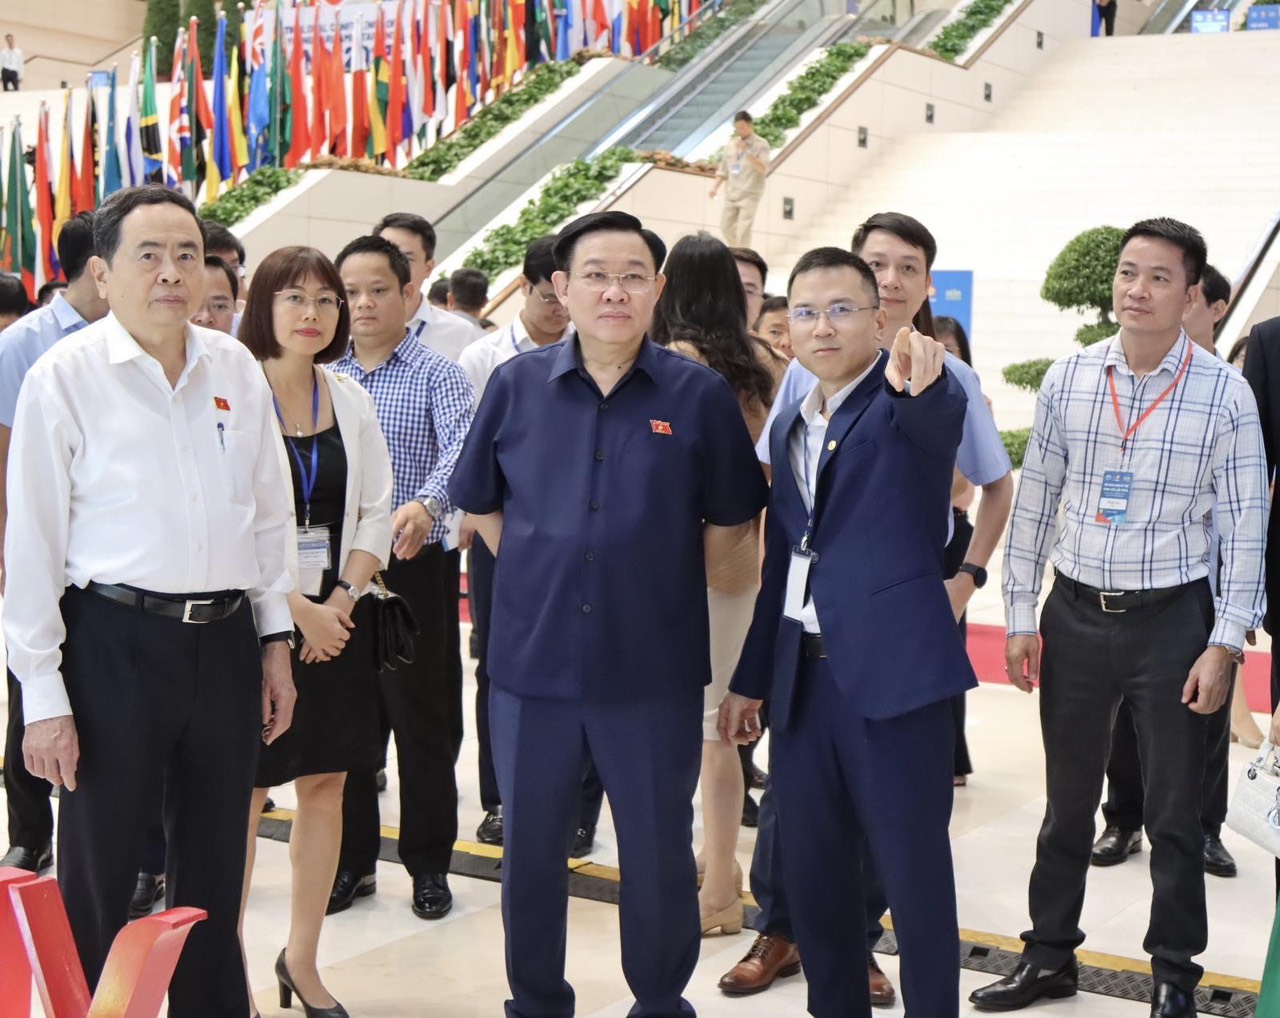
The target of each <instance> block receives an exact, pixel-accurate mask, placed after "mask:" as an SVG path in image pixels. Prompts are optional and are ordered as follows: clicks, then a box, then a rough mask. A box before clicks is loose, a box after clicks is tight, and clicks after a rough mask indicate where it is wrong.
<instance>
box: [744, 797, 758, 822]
mask: <svg viewBox="0 0 1280 1018" xmlns="http://www.w3.org/2000/svg"><path fill="white" fill-rule="evenodd" d="M742 826H743V827H759V826H760V804H759V803H758V802H756V801H755V799H753V798H751V793H750V792H747V793H746V794H745V795H744V796H743V797H742Z"/></svg>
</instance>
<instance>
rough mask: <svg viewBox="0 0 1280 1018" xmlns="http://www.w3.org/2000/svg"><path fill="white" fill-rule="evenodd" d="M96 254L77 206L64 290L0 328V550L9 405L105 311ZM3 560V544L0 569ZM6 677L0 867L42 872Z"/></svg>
mask: <svg viewBox="0 0 1280 1018" xmlns="http://www.w3.org/2000/svg"><path fill="white" fill-rule="evenodd" d="M92 255H93V213H91V212H82V213H80V215H78V216H76V217H75V218H74V219H71V220H69V221H68V222H67V223H66V224H65V225H64V226H63V227H62V232H61V233H59V234H58V261H59V263H60V264H61V265H62V271H63V272H64V273H65V275H66V276H67V279H68V281H69V282H68V285H67V288H66V289H65V290H63V291H62V292H61V293H59V294H57V295H56V296H55V297H54V298H53V300H52V301H50V302H49V303H48V304H47V305H45V306H44V307H42V308H39V309H37V310H35V311H32V312H31V313H30V314H28V315H24V316H23V317H22V318H20V319H19V320H18V321H16V322H14V323H13V325H11V326H9V328H7V329H5V330H4V331H3V332H0V549H3V546H4V529H5V525H6V523H7V522H8V509H7V501H6V499H5V497H4V496H5V487H4V485H5V474H6V468H7V466H8V463H9V439H10V437H11V431H12V429H13V414H14V407H15V406H17V403H18V390H19V389H21V388H22V380H23V379H24V378H25V377H26V375H27V372H28V371H29V370H30V369H31V365H33V364H34V363H35V362H36V361H37V360H39V359H40V357H41V355H42V354H44V352H45V351H46V350H48V349H49V348H50V347H51V346H53V344H54V343H56V342H58V340H60V339H62V338H63V337H64V336H69V335H71V333H73V332H78V331H79V330H81V329H83V328H84V327H85V326H86V325H88V324H89V323H90V322H96V321H97V320H98V319H99V318H102V317H103V316H104V315H106V313H107V311H108V308H107V302H106V300H105V299H104V298H102V297H99V296H98V286H97V284H96V283H95V282H94V281H93V277H92V276H91V275H90V274H89V273H88V271H87V266H88V264H89V259H90V257H92ZM3 567H4V559H3V552H2V550H0V569H3ZM8 681H9V719H8V725H7V726H6V728H5V741H4V791H5V799H6V803H7V805H8V812H9V851H8V852H7V853H6V854H5V856H4V857H3V858H0V867H4V866H15V867H17V868H19V869H25V870H31V871H32V872H39V871H40V870H42V869H45V868H46V867H48V866H50V865H52V863H53V811H52V809H50V807H49V791H50V789H51V787H52V786H51V785H50V784H49V782H47V781H45V780H44V779H43V778H37V777H33V776H32V775H31V774H29V773H27V768H26V765H25V764H24V763H23V759H22V735H23V724H24V719H23V715H22V689H21V687H20V686H19V685H18V682H17V680H16V679H15V678H14V676H13V672H9V673H8Z"/></svg>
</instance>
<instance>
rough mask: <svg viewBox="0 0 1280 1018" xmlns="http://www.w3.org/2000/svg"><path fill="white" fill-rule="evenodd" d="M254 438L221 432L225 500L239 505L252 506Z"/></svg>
mask: <svg viewBox="0 0 1280 1018" xmlns="http://www.w3.org/2000/svg"><path fill="white" fill-rule="evenodd" d="M255 438H256V436H254V435H252V434H250V433H249V432H247V431H231V430H224V431H222V432H221V448H220V449H219V450H218V452H219V461H220V463H221V466H222V480H223V483H224V484H225V486H226V488H225V490H226V493H227V498H228V499H229V500H230V501H232V502H235V503H238V504H239V505H246V506H251V505H253V475H254V471H255V469H256V467H257V464H258V449H257V445H256V442H255Z"/></svg>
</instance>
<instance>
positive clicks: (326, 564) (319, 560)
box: [298, 527, 333, 572]
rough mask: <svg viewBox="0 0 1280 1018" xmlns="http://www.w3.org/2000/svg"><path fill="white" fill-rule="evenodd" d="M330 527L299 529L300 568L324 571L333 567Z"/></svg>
mask: <svg viewBox="0 0 1280 1018" xmlns="http://www.w3.org/2000/svg"><path fill="white" fill-rule="evenodd" d="M330 549H331V544H330V541H329V528H328V527H299V528H298V568H299V569H319V570H320V571H322V572H323V571H324V570H326V569H329V568H330V567H331V566H332V565H333V557H332V554H331V551H330Z"/></svg>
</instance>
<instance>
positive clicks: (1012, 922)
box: [36, 677, 1273, 1018]
mask: <svg viewBox="0 0 1280 1018" xmlns="http://www.w3.org/2000/svg"><path fill="white" fill-rule="evenodd" d="M470 683H471V679H470V677H468V684H469V685H468V691H469V692H470V690H471V689H472V688H473V687H472V686H471V684H470ZM1036 710H1037V704H1036V699H1035V697H1034V696H1026V695H1024V694H1021V693H1018V692H1016V691H1015V690H1013V689H1011V688H1009V687H1004V686H994V685H984V686H983V687H982V688H980V689H978V690H976V691H975V692H973V693H971V694H970V697H969V729H968V730H969V740H970V746H971V750H972V755H973V758H974V766H975V771H976V772H975V774H974V775H973V777H972V778H971V780H970V784H969V786H968V787H967V788H963V789H959V790H958V791H957V796H956V808H955V813H954V819H953V824H952V835H953V844H954V851H955V861H956V874H957V886H958V894H959V908H960V921H961V926H962V927H964V928H965V929H966V930H971V931H976V932H979V933H985V934H998V935H1003V936H1006V937H1016V936H1017V935H1018V933H1020V932H1021V931H1022V930H1023V929H1024V928H1025V926H1026V924H1027V916H1026V884H1027V875H1028V873H1029V871H1030V867H1031V862H1032V858H1033V851H1034V841H1035V835H1036V831H1037V828H1038V826H1039V822H1040V818H1041V815H1042V812H1043V808H1044V798H1043V783H1044V773H1043V756H1042V752H1041V749H1040V741H1039V727H1038V719H1037V713H1036ZM1259 720H1260V721H1261V720H1262V719H1261V718H1260V719H1259ZM468 724H469V726H470V719H469V721H468ZM475 750H476V746H475V741H474V737H473V733H472V732H471V731H469V735H468V740H467V742H466V743H465V744H464V746H463V750H462V759H461V763H460V764H459V770H458V776H459V784H460V787H461V802H460V803H459V819H460V825H461V831H462V837H463V838H471V837H473V832H474V829H475V825H476V824H477V823H478V822H479V820H480V817H481V813H480V808H479V804H478V796H477V778H476V764H475V759H476V752H475ZM1232 755H1233V768H1234V769H1238V768H1239V766H1241V765H1243V763H1244V762H1245V760H1246V759H1247V758H1248V756H1249V753H1248V751H1247V750H1244V749H1242V748H1240V747H1238V746H1237V747H1233V750H1232ZM1233 780H1234V775H1233ZM395 792H396V780H395V774H394V768H393V770H392V773H391V788H390V789H389V790H388V792H387V793H386V794H384V795H383V796H382V797H381V802H382V806H383V823H384V824H386V825H389V826H392V827H394V826H395V824H396V822H397V818H398V812H399V810H398V803H397V796H396V794H395ZM273 794H274V796H275V799H276V801H277V803H278V804H279V805H280V806H281V807H284V808H288V807H290V806H291V805H292V804H293V795H292V789H291V788H289V787H284V788H280V789H277V790H276V791H275V792H274V793H273ZM696 836H697V834H696V832H695V837H696ZM753 839H754V832H753V831H750V830H744V831H743V837H742V841H741V845H740V857H741V860H742V863H743V865H744V867H745V866H748V865H749V862H750V855H751V849H752V845H753ZM1226 841H1227V844H1228V845H1229V846H1230V848H1231V849H1232V850H1233V851H1234V852H1235V854H1236V857H1237V860H1238V862H1239V865H1240V875H1239V877H1237V878H1236V879H1234V880H1221V879H1217V878H1213V877H1210V878H1208V895H1209V909H1210V926H1211V929H1210V943H1209V948H1208V950H1207V951H1206V952H1205V954H1204V955H1203V956H1202V958H1201V961H1202V963H1203V964H1204V966H1205V968H1206V969H1208V970H1209V971H1210V972H1214V973H1220V974H1224V975H1228V976H1235V977H1242V978H1245V979H1257V978H1258V976H1259V974H1260V972H1261V970H1262V964H1263V958H1264V953H1265V948H1266V943H1267V939H1268V934H1269V931H1270V922H1271V914H1272V913H1271V906H1272V900H1273V898H1272V892H1273V887H1272V877H1271V872H1272V866H1271V860H1270V858H1269V857H1268V856H1265V855H1264V854H1263V853H1262V852H1261V851H1259V850H1257V849H1255V848H1253V847H1252V846H1250V845H1249V844H1248V843H1245V842H1243V841H1242V840H1241V839H1239V838H1237V837H1236V836H1235V835H1234V834H1231V833H1230V832H1228V833H1227V834H1226ZM1147 859H1148V856H1147V854H1146V853H1145V852H1144V853H1143V854H1141V855H1138V856H1135V857H1133V858H1132V859H1131V860H1130V861H1129V862H1128V863H1126V864H1125V865H1122V866H1118V867H1115V868H1113V869H1107V870H1094V871H1093V872H1092V873H1091V876H1090V884H1089V891H1088V896H1087V900H1086V904H1085V911H1084V918H1083V927H1084V928H1085V930H1086V931H1087V933H1088V935H1089V936H1088V940H1087V942H1086V944H1085V948H1086V949H1088V950H1092V951H1097V952H1104V953H1107V954H1112V955H1119V956H1122V957H1125V958H1135V959H1140V958H1141V957H1142V948H1141V945H1142V940H1143V935H1144V932H1145V927H1146V915H1147V908H1148V904H1149V899H1150V893H1151V883H1150V878H1149V875H1148V872H1147V865H1146V863H1147ZM593 860H594V861H596V862H599V863H603V864H606V865H615V864H616V862H617V856H616V850H615V843H614V836H613V832H612V827H611V821H610V819H609V814H608V808H607V805H606V810H605V814H604V816H603V818H602V822H601V827H600V833H599V840H598V850H597V852H596V853H595V855H594V856H593ZM452 883H453V889H454V893H455V900H456V906H455V908H454V911H453V913H452V914H451V915H450V916H449V917H448V918H446V919H445V920H443V921H441V922H436V923H425V922H422V921H420V920H418V919H417V918H415V917H414V916H413V914H412V913H411V912H410V910H409V883H408V878H407V877H406V876H405V875H404V871H403V870H402V869H400V868H399V867H398V866H394V865H391V864H387V863H383V864H380V868H379V891H378V894H377V895H376V896H374V897H372V898H369V899H363V900H361V901H360V902H359V903H358V904H357V905H356V906H355V907H353V908H352V909H351V910H350V911H348V912H346V913H343V914H341V915H338V916H334V917H332V918H330V919H329V920H328V921H327V922H326V925H325V932H324V937H323V940H322V946H321V964H322V968H323V975H324V978H325V980H326V983H327V985H328V986H329V987H330V989H331V991H332V992H333V993H334V994H335V995H336V996H337V997H338V999H340V1000H342V1001H343V1002H344V1003H345V1004H346V1006H347V1007H348V1009H349V1010H350V1012H351V1014H352V1016H353V1018H362V1016H363V1018H374V1016H379V1018H381V1016H435V1018H472V1016H476V1018H479V1016H485V1018H499V1016H500V1015H501V1014H502V1002H503V1000H504V998H505V993H506V988H505V982H504V975H503V948H502V921H501V914H500V910H499V887H498V885H497V884H495V883H491V882H488V881H483V880H475V879H465V878H457V877H455V878H454V879H453V881H452ZM288 895H289V867H288V849H287V846H286V845H284V844H282V843H279V842H275V841H269V840H266V839H264V840H262V841H261V843H260V847H259V854H258V866H257V870H256V873H255V878H254V886H253V893H252V897H251V900H250V907H249V915H248V919H247V941H248V943H247V950H248V957H249V966H250V978H251V982H252V985H253V986H254V988H255V991H256V999H257V1003H258V1006H259V1007H260V1009H261V1010H262V1013H263V1015H264V1016H266V1015H276V1014H282V1013H284V1012H282V1011H281V1009H279V1008H278V1002H277V1000H276V997H275V990H274V980H273V977H272V974H271V965H272V963H273V961H274V958H275V955H276V954H277V952H278V951H279V949H280V947H281V946H282V945H283V943H284V938H285V933H286V929H287V923H288ZM617 929H618V919H617V910H616V908H615V907H614V906H612V905H606V904H602V903H600V902H596V901H587V900H579V899H575V900H573V901H572V902H571V904H570V934H569V949H568V950H569V961H568V975H569V979H570V980H571V982H572V983H573V985H574V987H575V989H576V991H577V997H578V1014H579V1015H581V1016H593V1018H596V1016H598V1018H622V1016H623V1015H625V1014H626V1013H627V1011H628V1009H629V1007H630V998H629V997H628V994H627V990H626V984H625V982H624V981H623V978H622V973H621V967H620V964H619V960H618V933H617ZM750 943H751V939H750V933H749V932H744V933H743V934H741V935H738V936H718V937H713V938H708V939H706V940H704V941H703V946H702V958H701V962H700V964H699V966H698V969H697V971H696V973H695V975H694V977H693V980H692V982H691V984H690V986H689V990H688V997H689V999H690V1000H691V1001H692V1002H693V1003H694V1005H695V1006H696V1007H697V1010H698V1013H699V1014H700V1015H703V1016H704V1018H730V1016H735V1018H736V1016H743V1018H747V1016H765V1015H770V1016H784V1015H797V1016H799V1015H803V1014H804V1013H805V1003H804V1001H805V990H804V980H803V976H799V977H796V978H793V979H790V980H785V981H783V982H780V983H779V984H778V985H777V986H775V987H774V988H773V989H772V990H770V991H769V992H767V993H765V994H762V995H760V996H757V997H752V998H739V999H730V998H727V997H724V996H722V995H721V994H720V993H719V992H718V991H717V989H716V985H715V984H716V980H717V979H718V978H719V976H720V975H721V974H722V973H723V972H724V971H725V970H727V969H728V968H729V967H730V966H731V965H732V964H733V963H734V962H736V961H737V960H738V958H739V957H740V956H741V955H742V953H744V952H745V951H746V949H747V947H748V946H749V945H750ZM883 961H884V967H885V970H886V972H888V973H889V974H890V976H894V975H896V970H897V963H896V959H894V958H891V957H886V958H884V959H883ZM986 981H989V977H985V976H982V975H980V974H978V973H972V972H965V973H964V974H963V977H962V986H963V989H964V992H965V993H966V994H967V992H968V991H969V990H970V989H972V988H974V987H976V986H979V985H982V984H983V983H984V982H986ZM965 1007H966V1009H967V1008H968V1005H965ZM1041 1010H1043V1011H1051V1012H1053V1013H1060V1014H1062V1015H1081V1016H1084V1015H1089V1016H1091V1018H1110V1016H1117V1018H1123V1016H1138V1015H1142V1014H1145V1013H1146V1011H1147V1009H1146V1007H1145V1006H1144V1005H1139V1004H1135V1003H1127V1002H1123V1001H1118V1000H1114V999H1111V998H1105V997H1099V996H1094V995H1087V996H1081V997H1079V998H1077V999H1075V1000H1074V1001H1067V1002H1061V1003H1056V1004H1053V1005H1048V1006H1045V1007H1043V1008H1040V1009H1037V1011H1041ZM295 1011H297V1013H301V1011H300V1009H298V1008H297V1006H296V1004H295ZM36 1013H39V1012H38V1011H37V1012H36ZM883 1013H885V1014H894V1013H898V1014H901V1013H902V1008H901V1004H899V1006H898V1008H897V1009H896V1012H895V1011H894V1010H889V1011H886V1012H883ZM965 1013H968V1012H967V1011H966V1012H965Z"/></svg>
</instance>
